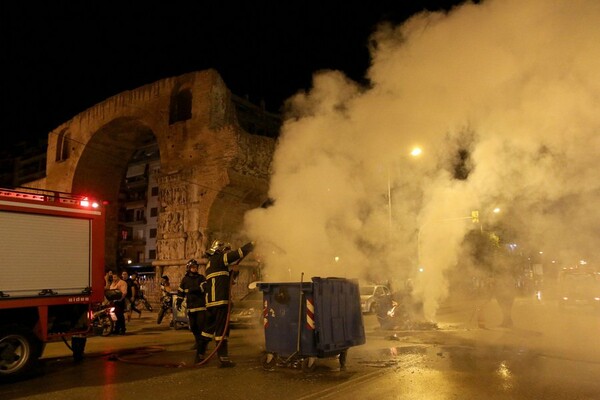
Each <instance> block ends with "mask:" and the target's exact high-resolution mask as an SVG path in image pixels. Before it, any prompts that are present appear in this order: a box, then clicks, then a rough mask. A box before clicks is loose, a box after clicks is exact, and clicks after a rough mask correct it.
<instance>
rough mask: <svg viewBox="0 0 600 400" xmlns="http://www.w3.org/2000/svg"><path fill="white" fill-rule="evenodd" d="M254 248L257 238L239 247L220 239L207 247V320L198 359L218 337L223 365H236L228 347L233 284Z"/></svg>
mask: <svg viewBox="0 0 600 400" xmlns="http://www.w3.org/2000/svg"><path fill="white" fill-rule="evenodd" d="M253 249H254V242H250V243H246V244H245V245H243V246H242V247H240V248H239V249H237V250H231V245H230V244H229V243H226V242H224V241H221V240H215V241H213V242H212V244H211V246H210V248H209V249H208V250H207V251H206V257H207V258H208V262H207V264H206V281H207V282H206V287H205V288H206V290H205V292H206V323H205V327H204V330H203V331H202V341H201V342H200V345H199V346H198V352H197V354H198V357H197V358H198V362H201V361H202V360H203V358H204V352H205V351H206V347H207V345H208V342H210V341H211V340H212V339H214V340H215V342H216V345H217V349H218V350H217V354H218V356H219V361H220V363H221V364H220V367H222V368H226V367H233V366H234V365H235V363H233V362H232V361H231V360H230V359H229V354H228V350H227V335H228V332H227V331H228V330H229V329H227V331H226V330H225V328H226V327H227V325H228V323H227V320H228V318H229V315H228V312H229V296H230V286H231V280H232V279H233V276H234V275H235V274H236V271H239V267H238V264H239V262H240V261H241V260H242V259H243V258H244V257H246V255H248V253H250V252H251V251H252V250H253Z"/></svg>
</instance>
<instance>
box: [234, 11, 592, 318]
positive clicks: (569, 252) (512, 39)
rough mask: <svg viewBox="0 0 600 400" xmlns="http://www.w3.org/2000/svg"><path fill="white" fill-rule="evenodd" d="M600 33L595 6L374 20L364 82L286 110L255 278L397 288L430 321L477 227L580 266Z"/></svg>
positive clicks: (263, 212)
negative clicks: (410, 289) (341, 280)
mask: <svg viewBox="0 0 600 400" xmlns="http://www.w3.org/2000/svg"><path fill="white" fill-rule="evenodd" d="M598 21H600V3H599V2H597V1H595V0H589V1H586V0H577V1H571V0H563V1H546V0H529V1H522V0H501V1H500V0H490V1H483V2H481V3H480V4H477V5H475V4H471V3H464V4H463V5H461V6H459V7H456V8H454V9H453V10H451V11H450V12H448V13H441V12H440V13H430V12H424V13H421V14H418V15H414V16H413V17H412V18H411V19H409V20H408V21H406V22H405V23H404V24H402V25H401V26H393V25H391V24H388V23H385V22H384V23H382V24H381V25H380V26H379V27H378V28H377V30H376V31H375V32H373V34H372V36H371V38H370V47H371V58H372V64H371V67H370V69H369V70H368V72H367V76H366V78H367V80H368V82H369V84H368V86H364V85H360V84H358V83H356V82H354V81H352V80H350V79H348V78H347V77H345V76H344V74H343V73H342V72H340V71H319V72H317V73H315V75H314V80H313V87H312V89H311V90H310V91H309V92H301V93H298V94H296V95H295V96H294V97H293V98H291V99H289V101H288V104H287V108H288V111H287V114H286V121H285V123H284V126H283V128H282V133H281V136H280V139H279V141H278V144H277V147H276V152H275V155H274V160H273V175H272V178H271V182H270V193H269V195H270V197H271V198H272V199H274V204H273V206H271V207H269V208H264V209H256V210H252V211H251V212H249V213H248V214H247V215H246V226H245V229H246V233H247V234H248V235H249V236H250V237H252V238H253V239H255V240H256V241H257V244H258V245H257V251H256V253H257V254H259V255H260V257H261V261H262V262H263V263H264V265H265V278H266V279H267V280H269V281H289V280H291V281H299V280H300V276H301V273H304V274H305V276H306V278H305V279H307V278H310V277H312V276H321V277H327V276H338V277H347V278H359V279H361V280H372V281H374V280H390V281H391V283H392V285H393V286H396V288H397V287H398V286H399V285H401V284H402V282H404V281H405V280H406V279H408V278H411V279H413V280H414V282H415V292H414V294H415V296H417V297H418V298H420V299H421V301H422V302H423V305H424V310H425V314H426V316H427V317H428V318H429V319H434V318H435V313H436V310H437V308H438V305H439V302H440V301H441V300H443V299H444V298H446V296H447V295H448V278H447V277H448V274H449V273H450V272H452V271H456V270H457V269H458V268H465V269H464V271H465V274H468V269H467V268H468V266H469V264H470V261H469V260H468V259H466V257H467V258H468V255H466V254H468V252H465V249H464V246H463V243H464V238H465V235H467V234H468V233H469V232H470V231H472V230H473V229H474V228H476V229H481V230H486V229H489V228H490V227H491V226H497V224H499V223H501V224H502V225H503V226H504V227H505V232H510V235H509V236H508V237H504V238H503V239H504V240H514V241H515V242H516V243H517V246H518V247H517V249H518V250H517V251H522V252H531V253H532V254H533V253H538V252H539V251H544V257H547V258H546V259H545V260H544V264H546V263H548V262H549V261H550V258H552V260H557V262H558V263H559V264H560V265H563V266H564V265H569V264H575V263H576V262H577V261H578V260H580V259H584V258H588V257H591V255H592V254H593V253H592V251H593V250H594V249H595V246H597V243H598V240H599V239H600V237H599V236H600V231H599V230H598V229H597V221H598V220H599V218H598V214H599V213H600V211H599V210H598V209H597V207H596V204H597V200H598V197H599V194H600V179H599V178H598V172H597V166H598V159H599V158H598V156H599V153H600V112H598V110H600V45H599V44H600V25H599V24H598ZM415 146H419V147H420V148H421V149H422V154H421V155H420V156H418V157H413V156H411V155H410V151H411V150H412V149H413V148H414V147H415ZM496 207H499V208H500V209H501V210H502V211H501V212H500V213H498V214H494V213H492V210H493V209H494V208H496ZM473 210H478V211H479V217H480V221H479V224H474V223H473V222H472V220H471V217H470V216H471V212H472V211H473ZM419 267H422V271H420V270H419Z"/></svg>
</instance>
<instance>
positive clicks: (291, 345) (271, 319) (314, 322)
mask: <svg viewBox="0 0 600 400" xmlns="http://www.w3.org/2000/svg"><path fill="white" fill-rule="evenodd" d="M257 286H258V288H259V289H260V290H261V291H262V292H263V306H264V307H263V324H264V331H265V342H266V346H265V347H266V355H265V356H264V358H263V366H264V367H265V368H266V369H272V368H273V367H274V365H276V364H277V363H283V364H290V363H292V362H294V363H295V362H298V361H301V362H302V369H303V370H305V371H312V370H313V369H314V368H315V361H316V358H323V357H333V356H339V361H340V367H341V368H342V369H344V368H345V363H346V354H347V350H348V348H350V347H352V346H358V345H361V344H364V343H365V329H364V324H363V319H362V318H363V317H362V312H361V309H360V293H359V289H358V282H357V281H356V280H349V279H344V278H319V277H313V278H312V282H297V283H294V282H292V283H290V282H286V283H268V282H262V283H259V284H258V285H257Z"/></svg>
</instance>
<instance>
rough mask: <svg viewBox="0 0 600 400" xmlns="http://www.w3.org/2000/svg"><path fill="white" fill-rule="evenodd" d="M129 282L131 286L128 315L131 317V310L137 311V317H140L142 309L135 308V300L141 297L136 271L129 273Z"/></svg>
mask: <svg viewBox="0 0 600 400" xmlns="http://www.w3.org/2000/svg"><path fill="white" fill-rule="evenodd" d="M130 279H131V282H132V283H133V286H132V287H131V311H130V312H129V316H130V317H131V314H132V311H135V312H136V313H138V317H139V318H141V317H142V310H140V309H139V308H137V306H136V304H137V301H138V300H139V299H140V298H141V294H142V292H141V289H140V278H139V277H138V274H137V272H132V273H131V277H130Z"/></svg>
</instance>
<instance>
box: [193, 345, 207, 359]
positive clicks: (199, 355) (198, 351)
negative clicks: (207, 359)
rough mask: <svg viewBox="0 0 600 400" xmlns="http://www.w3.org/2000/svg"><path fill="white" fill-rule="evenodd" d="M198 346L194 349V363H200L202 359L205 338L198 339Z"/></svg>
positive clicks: (204, 349)
mask: <svg viewBox="0 0 600 400" xmlns="http://www.w3.org/2000/svg"><path fill="white" fill-rule="evenodd" d="M197 344H198V348H197V349H196V358H195V359H194V364H200V363H201V362H203V361H204V352H205V351H206V345H207V342H206V341H205V340H200V341H198V343H197Z"/></svg>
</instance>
